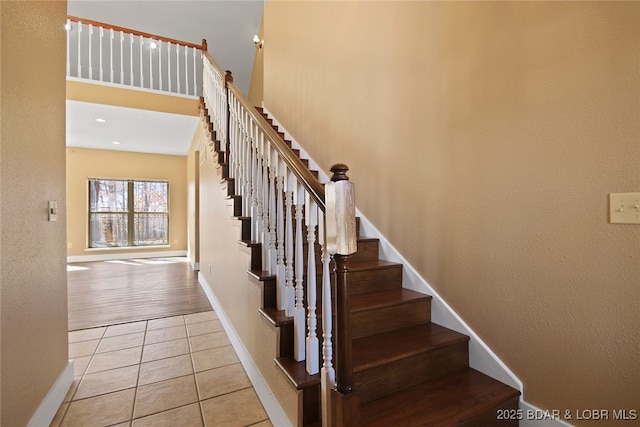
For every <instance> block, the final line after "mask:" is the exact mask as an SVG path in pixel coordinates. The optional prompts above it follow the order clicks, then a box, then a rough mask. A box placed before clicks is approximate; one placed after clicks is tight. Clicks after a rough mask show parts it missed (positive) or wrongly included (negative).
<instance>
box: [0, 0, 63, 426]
mask: <svg viewBox="0 0 640 427" xmlns="http://www.w3.org/2000/svg"><path fill="white" fill-rule="evenodd" d="M66 6H67V5H66V2H65V1H56V2H36V1H29V2H26V1H2V2H1V3H0V8H1V9H0V10H1V12H0V34H2V38H1V42H2V47H1V51H2V64H1V69H2V71H1V80H0V123H1V128H0V135H1V138H2V144H1V146H0V185H1V186H0V194H1V196H0V200H1V205H0V206H1V208H0V218H1V224H0V226H1V229H0V235H1V236H2V241H1V242H0V243H1V244H0V293H1V294H2V298H1V300H0V307H1V309H0V313H1V324H2V330H1V332H0V340H1V341H0V360H1V363H0V366H1V373H2V376H1V378H0V383H1V385H0V401H1V402H2V417H1V419H0V424H1V425H2V426H7V427H8V426H24V425H27V423H28V422H29V420H30V419H31V417H32V416H33V414H34V412H35V410H36V409H37V408H38V406H39V405H40V403H41V402H42V400H43V399H44V397H45V396H46V394H47V392H48V391H49V390H50V389H51V387H52V386H53V384H54V382H55V381H56V379H58V377H59V375H60V374H61V372H62V371H63V369H64V368H65V367H66V365H67V363H68V352H67V282H66V278H67V276H66V262H65V255H66V251H65V243H64V242H65V234H66V221H65V216H66V207H65V185H64V182H65V170H64V165H65V152H64V150H65V101H64V100H65V44H66V42H65V33H64V30H63V28H62V26H63V25H64V22H65V17H66V10H67V7H66ZM43 70H46V72H43ZM48 200H56V201H57V202H58V208H59V211H60V213H59V215H58V221H57V222H48V221H47V201H48Z"/></svg>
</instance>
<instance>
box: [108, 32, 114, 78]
mask: <svg viewBox="0 0 640 427" xmlns="http://www.w3.org/2000/svg"><path fill="white" fill-rule="evenodd" d="M109 81H110V82H111V83H113V28H109Z"/></svg>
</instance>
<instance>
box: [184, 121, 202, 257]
mask: <svg viewBox="0 0 640 427" xmlns="http://www.w3.org/2000/svg"><path fill="white" fill-rule="evenodd" d="M205 144H206V141H205V136H204V133H203V132H202V129H201V128H200V127H198V129H196V132H195V133H194V135H193V140H192V141H191V147H190V148H189V153H188V154H187V188H188V190H187V226H188V229H187V255H188V256H189V259H190V260H191V264H192V265H193V266H196V267H198V264H199V263H200V151H199V150H206V149H207V148H206V147H207V146H206V145H205Z"/></svg>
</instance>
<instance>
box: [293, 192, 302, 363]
mask: <svg viewBox="0 0 640 427" xmlns="http://www.w3.org/2000/svg"><path fill="white" fill-rule="evenodd" d="M294 203H295V206H296V234H295V241H296V247H295V261H294V264H295V275H296V306H295V309H294V312H293V355H294V357H295V359H296V360H297V361H298V362H300V361H302V360H304V359H305V354H304V353H305V312H304V302H303V299H304V287H303V284H302V281H303V275H304V258H303V255H304V254H303V249H302V245H303V240H304V237H303V235H302V219H303V209H304V189H303V188H302V186H301V185H300V184H299V183H298V184H297V187H296V195H295V199H294Z"/></svg>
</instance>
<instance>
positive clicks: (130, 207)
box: [87, 178, 171, 249]
mask: <svg viewBox="0 0 640 427" xmlns="http://www.w3.org/2000/svg"><path fill="white" fill-rule="evenodd" d="M95 181H117V182H126V183H127V185H126V189H127V190H126V199H127V206H126V210H125V211H92V206H91V201H92V200H91V185H92V182H95ZM147 182H148V183H158V184H165V185H166V196H167V197H166V209H167V210H166V211H161V212H156V211H136V210H135V205H136V203H135V194H136V193H135V184H136V183H147ZM170 203H171V186H170V183H169V181H168V180H158V179H155V180H151V179H127V178H88V179H87V248H89V249H122V248H144V247H147V248H148V247H154V246H155V247H158V246H162V247H165V246H170V242H171V239H170V219H171V218H170V211H171V206H170ZM96 214H98V215H122V216H123V217H125V218H126V227H127V243H126V245H118V244H116V245H114V246H109V245H105V246H94V245H93V243H94V240H95V239H94V238H93V237H94V236H93V234H92V216H93V215H96ZM145 214H158V215H163V216H164V217H165V218H166V220H165V221H166V224H167V227H166V231H165V243H150V244H144V243H143V244H140V243H139V244H136V243H135V242H136V239H135V233H136V230H135V228H136V227H135V217H136V215H145Z"/></svg>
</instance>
